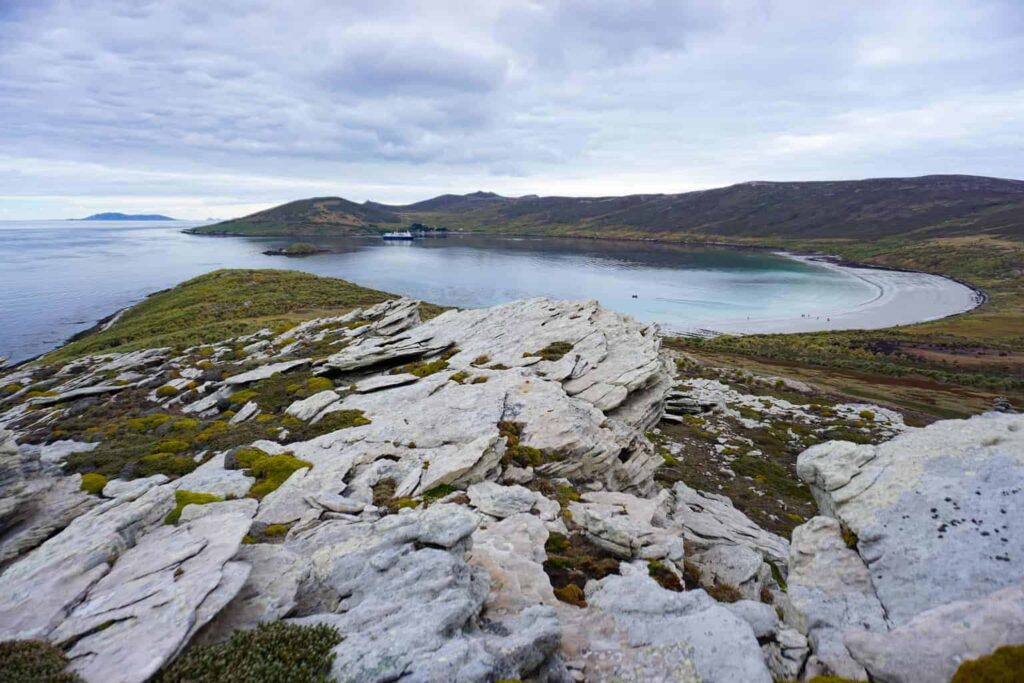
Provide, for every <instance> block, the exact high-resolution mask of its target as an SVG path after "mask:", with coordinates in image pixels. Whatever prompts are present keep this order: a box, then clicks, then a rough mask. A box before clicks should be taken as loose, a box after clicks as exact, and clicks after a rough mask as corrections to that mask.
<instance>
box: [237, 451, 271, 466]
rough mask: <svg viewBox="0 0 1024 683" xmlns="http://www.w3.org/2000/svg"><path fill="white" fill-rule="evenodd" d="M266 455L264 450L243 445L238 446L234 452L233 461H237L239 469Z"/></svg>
mask: <svg viewBox="0 0 1024 683" xmlns="http://www.w3.org/2000/svg"><path fill="white" fill-rule="evenodd" d="M265 457H267V453H266V451H262V450H260V449H259V448H253V447H252V446H243V447H242V448H238V449H236V450H235V452H234V458H235V462H237V463H238V467H239V468H240V469H248V468H250V467H252V466H253V465H254V464H255V463H256V461H257V460H259V459H260V458H265Z"/></svg>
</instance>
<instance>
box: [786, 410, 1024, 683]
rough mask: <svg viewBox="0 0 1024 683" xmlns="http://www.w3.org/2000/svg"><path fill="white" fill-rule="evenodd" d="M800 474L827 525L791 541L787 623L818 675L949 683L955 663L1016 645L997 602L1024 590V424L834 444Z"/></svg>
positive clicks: (994, 417)
mask: <svg viewBox="0 0 1024 683" xmlns="http://www.w3.org/2000/svg"><path fill="white" fill-rule="evenodd" d="M798 472H799V474H800V476H801V477H802V478H803V479H805V480H806V481H807V482H808V483H809V484H810V485H811V487H812V491H813V493H814V495H815V498H816V499H817V501H818V504H819V507H820V509H821V510H822V511H823V512H825V513H827V514H829V515H831V517H832V518H824V517H818V518H815V519H813V520H811V521H810V522H808V523H807V524H806V525H804V526H802V527H800V528H798V529H797V530H796V531H794V533H793V553H792V556H791V562H790V577H789V599H788V604H787V620H791V621H792V623H794V624H795V625H796V626H797V627H798V628H799V629H800V630H801V631H802V632H804V633H807V634H808V636H809V638H810V642H811V645H812V649H813V650H814V654H813V656H812V662H815V661H817V662H819V663H820V664H821V665H822V667H823V669H822V671H832V672H836V673H839V674H840V675H844V676H847V677H851V678H859V679H862V680H863V679H865V678H866V674H870V675H871V676H872V677H873V678H875V679H877V680H885V681H903V680H915V681H917V680H929V681H930V680H936V681H938V680H948V677H949V676H950V675H951V673H952V672H953V671H955V668H956V666H957V665H958V663H959V662H960V661H962V660H964V659H969V658H973V657H976V656H978V655H979V654H981V653H984V652H988V651H990V650H992V649H995V647H997V646H998V645H1002V644H1008V643H1018V642H1021V639H1020V632H1019V628H1020V623H1021V621H1020V619H1021V616H1020V615H1019V614H1018V613H1017V610H1016V609H1015V608H1014V607H1009V608H1008V609H1007V606H1006V605H1004V604H1003V603H1004V601H1005V599H1006V598H1007V597H1012V595H1015V594H1016V593H1015V592H1014V591H1018V592H1019V584H1020V582H1021V581H1022V580H1024V563H1021V561H1020V560H1021V558H1024V530H1022V529H1020V528H1018V525H1017V524H1016V522H1015V520H1017V519H1020V518H1021V516H1022V514H1024V417H1022V416H1020V415H1013V414H998V413H990V414H986V415H982V416H978V417H974V418H971V419H969V420H949V421H945V422H937V423H935V424H932V425H930V426H928V427H925V428H922V429H912V430H908V431H907V432H906V433H904V434H902V435H900V436H898V437H896V438H894V439H892V440H890V441H887V442H885V443H882V444H879V445H877V446H870V445H856V444H852V443H848V442H830V443H826V444H822V445H820V446H815V447H812V448H810V449H809V450H807V451H806V452H804V453H803V454H802V455H801V456H800V458H799V461H798ZM844 539H845V541H844ZM982 614H986V615H988V619H987V621H986V624H987V626H986V627H982V626H981V623H982V621H981V620H980V617H979V616H978V615H982ZM940 650H941V655H940V653H939V651H940ZM906 653H914V654H913V655H907V654H906ZM929 653H932V654H929ZM925 660H927V662H926V661H925ZM916 667H919V668H916ZM808 669H809V670H811V663H809V664H808ZM844 672H845V673H844ZM917 672H919V673H917Z"/></svg>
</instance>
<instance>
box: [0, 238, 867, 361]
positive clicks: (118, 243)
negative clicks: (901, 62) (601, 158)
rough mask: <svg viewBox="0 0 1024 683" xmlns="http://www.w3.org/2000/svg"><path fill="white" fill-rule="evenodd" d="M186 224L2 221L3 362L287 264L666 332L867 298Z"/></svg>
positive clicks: (810, 268) (576, 244)
mask: <svg viewBox="0 0 1024 683" xmlns="http://www.w3.org/2000/svg"><path fill="white" fill-rule="evenodd" d="M189 225H192V224H190V223H184V222H175V223H172V224H168V223H158V224H154V223H121V222H112V223H107V222H102V223H100V222H97V223H80V222H68V221H33V222H22V223H16V222H0V320H2V322H3V324H2V325H0V356H9V357H10V358H11V359H12V360H19V359H23V358H28V357H31V356H34V355H36V354H39V353H43V352H45V351H48V350H50V349H52V348H54V347H55V346H57V345H58V344H60V343H61V342H62V341H63V340H64V339H66V338H67V337H68V336H70V335H72V334H74V333H75V332H77V331H80V330H82V329H86V328H88V327H90V326H91V325H93V324H94V323H95V322H96V320H98V319H100V318H102V317H104V316H106V315H109V314H111V313H113V312H114V311H116V310H118V309H120V308H122V307H124V306H126V305H129V304H131V303H133V302H136V301H138V300H139V299H141V298H142V297H144V296H145V295H146V294H149V293H151V292H154V291H157V290H160V289H163V288H166V287H169V286H172V285H174V284H176V283H178V282H181V281H182V280H185V279H188V278H190V277H194V276H196V275H199V274H201V273H205V272H208V271H210V270H214V269H216V268H239V267H246V268H294V269H298V270H305V271H309V272H312V273H317V274H320V275H330V276H335V277H342V278H345V279H347V280H351V281H353V282H357V283H359V284H361V285H365V286H368V287H374V288H377V289H382V290H385V291H390V292H395V293H398V294H405V295H409V296H414V297H417V298H421V299H424V300H427V301H432V302H435V303H438V304H443V305H447V306H463V307H465V306H487V305H492V304H496V303H501V302H504V301H510V300H513V299H520V298H525V297H533V296H548V297H554V298H563V299H598V300H599V301H601V302H602V303H603V304H604V305H605V306H608V307H609V308H612V309H614V310H617V311H621V312H624V313H629V314H631V315H634V316H636V317H637V318H640V319H642V320H647V321H654V322H659V323H663V324H665V325H666V326H667V327H669V328H676V329H693V328H712V329H713V328H715V327H716V325H724V324H726V323H731V324H733V325H736V324H740V325H742V321H744V320H745V319H746V318H747V317H759V318H764V317H772V318H776V317H779V318H795V319H799V318H800V316H801V315H817V314H820V313H821V312H822V311H824V310H842V309H849V308H855V307H857V306H859V305H862V304H864V302H867V301H870V300H871V299H872V298H873V297H876V296H878V292H877V289H876V288H875V287H873V286H872V285H871V284H870V283H868V282H865V281H863V280H861V279H859V278H857V277H852V276H850V275H849V274H846V273H843V272H841V271H836V270H834V269H828V268H824V267H821V266H818V265H814V264H807V263H801V262H798V261H794V260H791V259H788V258H785V257H782V256H776V255H773V254H768V253H763V252H746V251H734V250H729V249H717V248H716V249H703V248H691V247H682V246H675V245H665V244H655V243H638V242H603V241H602V242H599V241H595V240H568V239H517V238H500V237H479V236H461V237H460V236H454V235H453V236H450V237H448V238H446V239H423V240H417V241H416V242H414V243H385V242H383V241H382V240H380V239H369V238H367V239H339V240H332V241H329V242H323V244H325V245H326V246H329V247H331V248H332V249H334V250H335V253H330V254H320V255H316V256H310V257H306V258H301V259H298V258H291V259H289V258H284V257H274V256H264V255H263V254H261V253H260V252H261V251H263V250H265V249H268V248H271V247H278V246H283V245H285V244H287V243H288V242H289V240H281V239H271V238H238V237H198V236H192V235H184V234H182V233H181V232H180V231H181V230H182V229H183V228H185V227H188V226H189ZM634 296H635V298H634Z"/></svg>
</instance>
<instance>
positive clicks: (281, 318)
mask: <svg viewBox="0 0 1024 683" xmlns="http://www.w3.org/2000/svg"><path fill="white" fill-rule="evenodd" d="M391 298H393V297H392V295H390V294H386V293H384V292H378V291H376V290H372V289H366V288H365V287H360V286H358V285H354V284H352V283H350V282H345V281H344V280H338V279H334V278H325V277H317V276H315V275H309V274H307V273H299V272H296V271H287V270H217V271H214V272H212V273H207V274H206V275H202V276H200V277H197V278H193V279H192V280H188V281H187V282H183V283H182V284H180V285H178V286H176V287H174V288H173V289H169V290H165V291H163V292H158V293H157V294H154V295H152V296H150V297H148V298H146V299H145V300H144V301H142V302H141V303H139V304H136V305H135V306H132V307H131V308H129V309H128V310H127V311H125V312H124V315H122V316H121V318H120V319H119V320H118V321H117V322H116V323H114V325H112V326H111V327H110V329H108V330H105V331H103V332H95V333H92V334H88V335H86V336H84V337H82V338H80V339H78V340H77V341H73V342H71V343H70V344H67V345H66V346H64V347H62V348H60V349H58V350H57V351H54V352H53V353H51V354H49V355H48V356H47V357H46V359H45V360H46V361H48V362H66V361H68V360H71V359H73V358H77V357H79V356H84V355H87V354H90V353H108V352H111V351H130V350H133V349H141V348H154V347H159V346H171V347H175V348H178V349H183V348H185V347H188V346H193V345H198V344H208V343H212V342H218V341H221V340H223V339H227V338H229V337H234V336H238V335H242V334H249V333H252V332H255V331H256V330H259V329H261V328H263V327H270V328H275V327H278V326H281V325H289V326H290V325H294V324H295V323H298V322H301V321H303V320H308V319H310V318H316V317H320V316H328V315H340V314H341V313H344V312H346V311H349V310H351V309H353V308H357V307H363V306H371V305H373V304H377V303H380V302H381V301H385V300H387V299H391Z"/></svg>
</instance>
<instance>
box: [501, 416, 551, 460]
mask: <svg viewBox="0 0 1024 683" xmlns="http://www.w3.org/2000/svg"><path fill="white" fill-rule="evenodd" d="M522 432H523V425H522V423H521V422H499V423H498V434H499V435H500V436H503V437H505V455H504V457H503V458H502V462H503V463H504V464H506V465H508V464H510V463H515V464H516V465H518V466H520V467H537V466H538V465H542V464H544V463H545V462H547V461H548V460H549V459H552V458H549V457H548V454H546V453H545V452H544V451H542V450H540V449H539V448H533V447H531V446H524V445H522V444H521V443H519V439H520V437H521V436H522Z"/></svg>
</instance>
